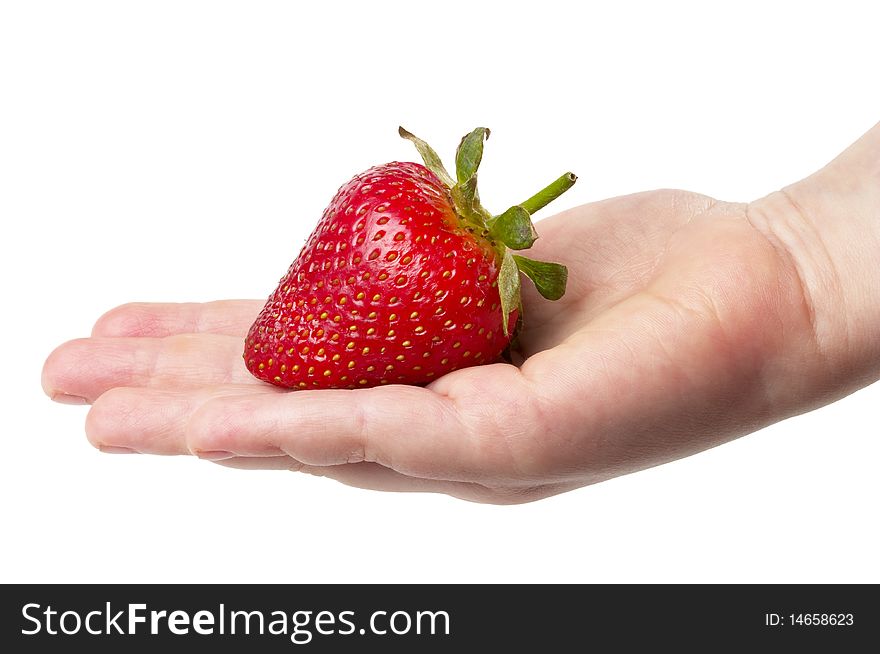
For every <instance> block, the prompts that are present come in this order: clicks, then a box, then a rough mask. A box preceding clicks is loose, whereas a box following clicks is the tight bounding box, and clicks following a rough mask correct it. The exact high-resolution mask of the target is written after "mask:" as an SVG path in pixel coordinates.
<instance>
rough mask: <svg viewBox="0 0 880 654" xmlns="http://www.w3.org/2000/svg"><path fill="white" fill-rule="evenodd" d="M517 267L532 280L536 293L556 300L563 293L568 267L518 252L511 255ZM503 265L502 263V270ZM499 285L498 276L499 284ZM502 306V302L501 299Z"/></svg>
mask: <svg viewBox="0 0 880 654" xmlns="http://www.w3.org/2000/svg"><path fill="white" fill-rule="evenodd" d="M511 258H512V259H513V260H514V262H515V263H516V266H517V268H519V270H520V272H522V273H523V274H524V275H525V276H526V277H528V278H529V279H531V280H532V282H534V284H535V288H537V289H538V293H540V294H541V295H542V296H544V297H545V298H547V299H548V300H558V299H559V298H561V297H562V296H563V295H565V285H566V282H567V281H568V268H566V267H565V266H563V265H562V264H559V263H550V262H549V261H535V260H534V259H529V258H528V257H522V256H520V255H518V254H514V255H511ZM503 270H504V267H503V265H502V272H503ZM500 285H501V282H500V277H499V286H500ZM502 306H504V303H503V301H502Z"/></svg>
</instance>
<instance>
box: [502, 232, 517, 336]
mask: <svg viewBox="0 0 880 654" xmlns="http://www.w3.org/2000/svg"><path fill="white" fill-rule="evenodd" d="M519 291H520V283H519V269H518V268H517V264H516V261H515V257H514V256H513V255H512V254H511V253H510V250H508V249H507V248H505V249H504V258H503V259H502V261H501V270H499V271H498V293H499V295H500V296H501V314H502V315H501V317H502V320H503V322H504V335H505V336H508V335H509V330H508V329H507V323H508V322H509V318H510V314H511V313H512V312H513V310H514V309H516V308H517V307H518V306H519Z"/></svg>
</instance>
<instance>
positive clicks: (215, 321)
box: [92, 300, 263, 338]
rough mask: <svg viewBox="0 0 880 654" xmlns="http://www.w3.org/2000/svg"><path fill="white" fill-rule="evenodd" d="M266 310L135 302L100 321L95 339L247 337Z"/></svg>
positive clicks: (248, 304) (231, 304) (246, 305)
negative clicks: (260, 314)
mask: <svg viewBox="0 0 880 654" xmlns="http://www.w3.org/2000/svg"><path fill="white" fill-rule="evenodd" d="M262 307H263V302H261V301H259V300H219V301H216V302H201V303H199V302H185V303H180V304H174V303H153V302H132V303H130V304H123V305H122V306H118V307H116V308H114V309H111V310H110V311H108V312H107V313H105V314H104V315H103V316H101V317H100V318H98V322H96V323H95V326H94V327H93V328H92V336H150V337H154V338H159V337H162V336H172V335H174V334H226V335H229V336H242V337H243V336H245V334H247V331H248V329H250V326H251V325H252V324H253V322H254V320H255V319H256V317H257V314H259V313H260V309H261V308H262Z"/></svg>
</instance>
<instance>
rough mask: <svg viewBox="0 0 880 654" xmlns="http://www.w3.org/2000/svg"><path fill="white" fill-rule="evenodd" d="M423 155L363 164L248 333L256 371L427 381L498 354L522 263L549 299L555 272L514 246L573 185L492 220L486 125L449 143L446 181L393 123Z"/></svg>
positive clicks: (283, 382)
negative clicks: (451, 152) (479, 180)
mask: <svg viewBox="0 0 880 654" xmlns="http://www.w3.org/2000/svg"><path fill="white" fill-rule="evenodd" d="M400 134H401V136H403V137H404V138H407V139H409V140H411V141H412V142H413V143H415V145H416V148H417V149H418V151H419V153H420V154H421V155H422V158H423V159H424V161H425V166H422V165H421V164H416V163H398V162H394V163H388V164H385V165H383V166H376V167H374V168H370V169H369V170H367V171H366V172H364V173H361V174H360V175H357V176H356V177H355V178H354V179H352V180H351V181H350V182H348V183H347V184H345V185H344V186H343V187H342V188H341V189H339V192H338V193H337V194H336V197H334V198H333V201H332V202H331V203H330V206H328V207H327V209H326V210H325V211H324V215H323V216H322V218H321V221H320V222H319V223H318V226H317V228H316V229H315V231H314V232H313V233H312V235H311V237H310V238H309V240H308V242H307V243H306V245H305V247H303V249H302V252H300V255H299V256H298V257H297V258H296V260H295V261H294V262H293V264H292V265H291V266H290V268H289V269H288V271H287V274H286V275H285V276H284V277H283V278H282V279H281V281H280V282H279V284H278V288H276V289H275V292H274V293H273V294H272V295H271V297H270V298H269V300H268V301H267V303H266V306H265V307H264V308H263V310H262V312H261V313H260V315H259V316H258V317H257V320H256V321H255V322H254V324H253V326H252V327H251V329H250V332H249V333H248V336H247V341H246V345H245V351H244V359H245V362H246V363H247V368H248V370H250V371H251V373H253V374H254V375H255V376H256V377H257V378H259V379H262V380H264V381H267V382H270V383H273V384H276V385H278V386H284V387H288V388H359V387H361V388H362V387H369V386H377V385H379V384H389V383H402V384H425V383H428V382H430V381H432V380H433V379H436V378H437V377H439V376H441V375H443V374H445V373H447V372H450V371H452V370H456V369H458V368H464V367H467V366H473V365H477V364H480V363H491V362H493V361H496V360H497V359H498V358H499V356H500V355H501V354H502V352H503V351H504V350H505V348H506V347H507V346H508V344H509V343H510V340H511V336H512V335H513V332H514V328H515V326H516V324H517V320H518V318H519V317H520V302H519V288H520V287H519V281H520V280H519V273H520V272H522V273H524V274H525V275H527V276H528V277H530V278H531V279H532V280H533V281H534V282H535V284H536V286H537V288H538V290H539V291H540V292H541V294H542V295H544V296H545V297H548V298H549V299H558V298H559V297H561V296H562V294H563V293H564V291H565V279H566V270H565V267H564V266H561V265H559V264H551V263H544V262H538V261H533V260H531V259H527V258H525V257H520V256H517V255H513V254H512V252H511V250H512V249H524V248H528V247H530V246H531V244H532V243H533V242H534V240H535V238H537V234H536V233H535V231H534V226H533V225H532V223H531V219H530V215H531V214H532V213H533V212H535V211H537V210H538V209H540V208H541V207H543V206H544V205H546V204H547V203H548V202H550V201H551V200H553V199H554V198H556V197H558V196H559V195H560V194H561V193H563V192H565V191H566V190H567V189H568V188H570V187H571V185H572V183H574V180H575V177H574V175H572V174H571V173H568V174H566V175H563V176H562V177H560V178H559V179H558V180H556V182H554V183H553V184H551V185H550V186H548V187H547V188H546V189H544V190H543V191H541V192H540V193H538V194H537V195H535V196H534V197H532V198H530V199H529V200H527V201H526V202H524V203H522V205H516V206H514V207H511V208H510V209H508V210H507V211H505V212H504V213H503V214H501V215H499V216H497V217H493V216H491V215H490V214H489V213H488V212H487V211H486V210H485V209H483V207H482V206H481V205H480V201H479V196H478V194H477V191H476V172H477V168H478V167H479V164H480V160H481V158H482V153H483V141H484V139H486V138H488V136H489V130H488V129H485V128H482V127H480V128H477V129H475V130H474V131H473V132H471V133H470V134H468V135H467V136H465V137H464V138H463V139H462V142H461V144H460V145H459V148H458V151H457V153H456V177H457V180H453V179H452V178H451V177H450V175H449V173H447V172H446V170H445V169H444V168H443V164H442V163H441V162H440V159H439V157H438V156H437V154H436V153H435V152H434V151H433V150H432V149H431V148H430V146H428V145H427V144H426V143H425V142H424V141H421V140H420V139H418V138H416V137H415V136H413V135H412V134H410V133H409V132H407V131H406V130H404V129H403V128H400Z"/></svg>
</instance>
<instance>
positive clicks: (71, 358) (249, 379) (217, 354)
mask: <svg viewBox="0 0 880 654" xmlns="http://www.w3.org/2000/svg"><path fill="white" fill-rule="evenodd" d="M243 348H244V342H243V341H242V339H240V338H236V337H232V336H222V335H217V334H181V335H178V336H169V337H167V338H83V339H77V340H73V341H68V342H67V343H65V344H63V345H61V346H59V347H58V348H57V349H56V350H55V351H54V352H52V354H50V355H49V358H48V359H47V360H46V363H45V364H44V365H43V375H42V383H43V389H44V390H45V392H46V394H47V395H49V396H50V397H53V398H54V397H56V396H59V395H68V396H78V397H82V398H85V399H86V400H87V401H89V402H93V401H94V400H95V399H96V398H98V397H99V396H100V395H101V394H102V393H104V392H105V391H107V390H108V389H110V388H114V387H117V386H142V387H150V388H169V389H183V388H196V387H199V386H211V385H218V384H241V383H253V384H254V385H257V384H259V383H260V382H258V381H257V380H256V379H254V377H253V376H251V374H250V373H249V372H248V371H247V369H246V368H245V365H244V361H243V359H242V351H243Z"/></svg>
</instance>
